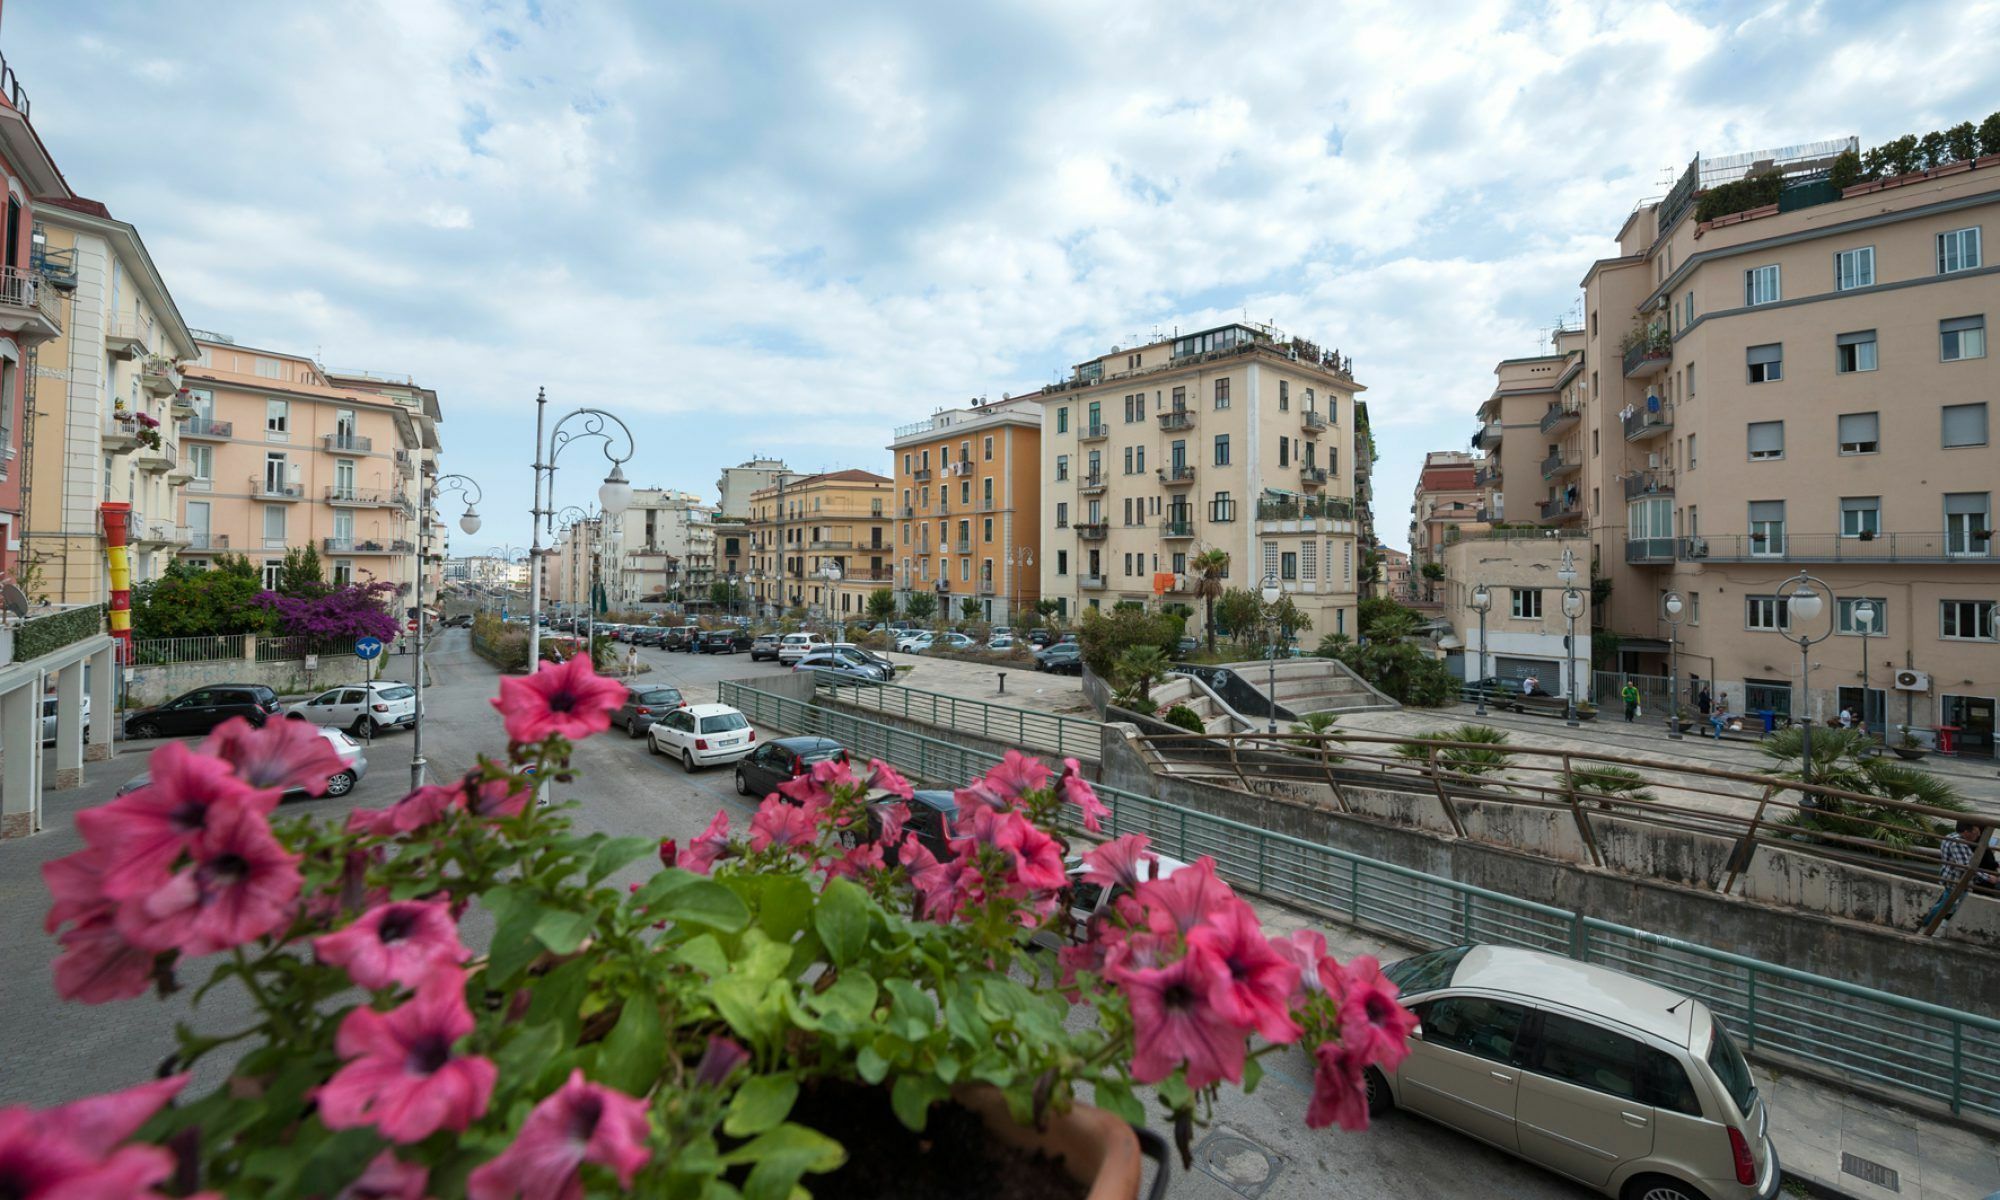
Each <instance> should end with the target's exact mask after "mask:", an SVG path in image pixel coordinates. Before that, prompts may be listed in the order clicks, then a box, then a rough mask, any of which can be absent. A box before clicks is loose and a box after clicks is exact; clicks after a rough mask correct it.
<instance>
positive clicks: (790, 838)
mask: <svg viewBox="0 0 2000 1200" xmlns="http://www.w3.org/2000/svg"><path fill="white" fill-rule="evenodd" d="M818 830H819V810H818V809H817V808H816V807H813V806H808V805H803V804H790V803H787V802H786V801H784V800H783V799H780V798H779V797H777V796H766V797H764V802H763V803H762V804H759V805H758V806H757V812H756V814H755V815H753V816H752V817H751V818H750V848H751V849H752V850H763V849H766V848H768V847H770V846H773V845H777V846H784V847H793V846H810V845H812V844H813V841H814V839H815V838H816V837H817V836H818Z"/></svg>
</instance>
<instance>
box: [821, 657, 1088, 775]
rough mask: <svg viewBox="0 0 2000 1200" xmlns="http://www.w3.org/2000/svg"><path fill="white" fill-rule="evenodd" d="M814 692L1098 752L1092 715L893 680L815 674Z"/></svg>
mask: <svg viewBox="0 0 2000 1200" xmlns="http://www.w3.org/2000/svg"><path fill="white" fill-rule="evenodd" d="M813 686H814V690H815V691H816V692H824V693H829V694H830V695H831V697H832V698H833V699H835V700H838V701H840V702H841V703H842V704H849V705H853V706H855V707H858V708H869V709H873V710H875V711H876V712H879V713H883V714H885V715H889V716H897V717H902V718H903V719H904V720H908V721H923V722H925V723H926V724H930V725H937V726H941V727H949V728H951V729H956V730H959V731H960V732H963V733H974V734H978V735H979V736H980V737H985V738H995V739H998V740H1001V741H1012V742H1013V743H1014V744H1015V745H1018V746H1020V747H1021V748H1022V749H1024V750H1046V751H1049V752H1051V753H1054V754H1063V755H1070V756H1078V757H1083V758H1090V759H1095V758H1096V757H1097V756H1098V754H1099V753H1101V752H1102V744H1103V742H1102V737H1101V734H1100V732H1099V731H1100V730H1101V729H1102V726H1101V725H1099V723H1098V722H1096V721H1088V720H1084V719H1082V718H1079V717H1065V716H1062V715H1060V714H1057V713H1050V712H1042V711H1040V710H1038V709H1032V708H1016V707H1013V706H1012V705H1007V704H989V703H987V702H986V701H984V700H967V699H964V698H962V697H958V696H949V695H946V694H945V693H943V692H928V691H925V690H923V689H922V688H910V687H902V686H900V685H896V684H890V685H888V686H881V687H878V686H875V685H873V684H856V683H853V682H850V681H847V680H840V679H830V678H827V677H826V676H825V675H823V674H820V675H815V677H814V680H813Z"/></svg>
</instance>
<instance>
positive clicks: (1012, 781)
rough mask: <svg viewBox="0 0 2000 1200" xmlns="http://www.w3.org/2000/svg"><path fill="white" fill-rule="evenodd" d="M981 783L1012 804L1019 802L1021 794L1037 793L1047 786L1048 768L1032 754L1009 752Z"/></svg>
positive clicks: (1016, 751)
mask: <svg viewBox="0 0 2000 1200" xmlns="http://www.w3.org/2000/svg"><path fill="white" fill-rule="evenodd" d="M981 782H983V783H985V784H986V785H987V786H988V787H990V788H992V789H993V790H994V791H995V792H997V793H999V794H1000V795H1001V796H1003V797H1005V798H1006V800H1007V802H1008V803H1009V804H1013V803H1016V802H1018V801H1019V800H1020V798H1021V794H1022V793H1023V792H1039V791H1041V790H1042V789H1043V788H1045V787H1047V786H1049V767H1048V764H1047V763H1045V762H1043V761H1042V760H1041V759H1039V758H1036V757H1035V756H1034V755H1032V754H1023V753H1021V752H1020V751H1019V750H1009V751H1008V752H1007V756H1006V757H1005V758H1003V759H1001V760H1000V761H999V762H997V763H995V764H993V767H992V769H991V770H989V771H987V772H986V775H985V777H984V778H983V779H982V780H981Z"/></svg>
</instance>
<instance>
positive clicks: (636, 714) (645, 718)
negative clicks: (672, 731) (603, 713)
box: [611, 686, 687, 738]
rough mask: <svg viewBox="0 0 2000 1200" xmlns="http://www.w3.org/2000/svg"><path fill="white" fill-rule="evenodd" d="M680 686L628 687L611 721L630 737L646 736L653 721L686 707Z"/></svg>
mask: <svg viewBox="0 0 2000 1200" xmlns="http://www.w3.org/2000/svg"><path fill="white" fill-rule="evenodd" d="M686 707H687V701H686V700H685V699H683V698H682V697H681V690H680V689H679V688H670V687H661V686H651V687H635V688H627V689H626V691H625V703H623V704H621V705H619V706H618V708H617V710H616V711H614V712H613V713H612V714H611V723H612V724H613V725H615V726H617V727H618V728H620V729H623V730H624V731H625V736H626V737H629V738H638V737H645V736H646V731H647V730H648V729H651V728H652V727H653V722H655V721H657V720H659V719H660V718H661V717H664V716H666V715H667V714H668V713H669V712H671V711H673V710H674V709H676V708H686Z"/></svg>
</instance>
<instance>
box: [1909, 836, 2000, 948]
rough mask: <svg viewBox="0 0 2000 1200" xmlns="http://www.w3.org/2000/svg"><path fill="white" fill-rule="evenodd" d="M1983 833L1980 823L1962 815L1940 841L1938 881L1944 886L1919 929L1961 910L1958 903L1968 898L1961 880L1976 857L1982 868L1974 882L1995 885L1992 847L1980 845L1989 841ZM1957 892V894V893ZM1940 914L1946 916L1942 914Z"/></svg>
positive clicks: (1975, 883)
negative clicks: (1955, 825) (1961, 886)
mask: <svg viewBox="0 0 2000 1200" xmlns="http://www.w3.org/2000/svg"><path fill="white" fill-rule="evenodd" d="M1984 833H1985V831H1984V830H1983V829H1981V828H1980V826H1979V824H1978V822H1976V821H1971V820H1967V819H1965V818H1960V819H1959V822H1958V827H1957V828H1956V829H1954V830H1952V832H1951V833H1950V835H1949V836H1947V837H1945V838H1944V839H1943V840H1942V841H1940V842H1938V858H1939V859H1941V860H1942V861H1943V865H1942V866H1940V867H1939V868H1938V882H1939V883H1940V884H1942V885H1943V889H1942V890H1941V891H1939V893H1938V898H1937V902H1936V903H1934V904H1932V905H1931V907H1930V911H1929V912H1927V913H1925V914H1924V919H1923V920H1922V921H1920V922H1918V924H1917V928H1919V929H1923V928H1926V927H1927V926H1929V925H1930V923H1931V922H1932V921H1936V922H1937V923H1938V924H1939V925H1940V926H1942V925H1943V924H1944V923H1945V922H1946V921H1949V920H1951V918H1952V915H1953V914H1954V913H1956V912H1957V911H1958V905H1959V902H1960V901H1962V900H1964V899H1965V894H1964V893H1963V892H1958V882H1959V880H1961V879H1963V878H1964V877H1965V873H1966V872H1967V871H1970V870H1972V869H1973V863H1974V861H1975V860H1977V861H1978V864H1979V867H1980V870H1979V871H1978V872H1977V873H1976V874H1974V875H1973V877H1972V883H1973V885H1974V886H1975V887H1990V886H1992V884H1993V875H1992V874H1991V871H1992V870H1993V868H1994V867H1995V865H1996V864H1995V862H1994V856H1993V847H1992V846H1990V845H1988V846H1982V845H1981V844H1980V843H1981V842H1983V841H1985V840H1986V839H1985V837H1984ZM1982 850H1983V851H1984V853H1983V854H1982V853H1981V851H1982ZM1954 892H1958V894H1957V895H1956V896H1954V895H1953V893H1954ZM1940 913H1942V914H1943V915H1942V916H1940V915H1939V914H1940Z"/></svg>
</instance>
